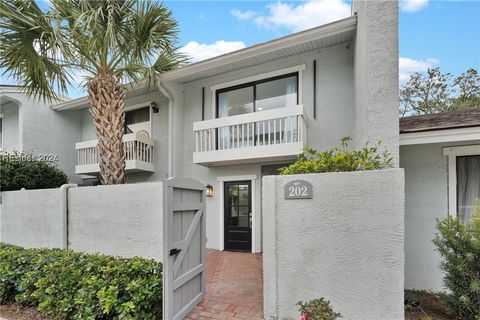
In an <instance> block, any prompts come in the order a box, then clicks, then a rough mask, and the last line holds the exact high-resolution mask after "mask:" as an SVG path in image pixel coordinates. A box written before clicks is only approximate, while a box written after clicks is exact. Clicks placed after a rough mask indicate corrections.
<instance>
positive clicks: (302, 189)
mask: <svg viewBox="0 0 480 320" xmlns="http://www.w3.org/2000/svg"><path fill="white" fill-rule="evenodd" d="M312 198H313V187H312V185H311V183H310V182H308V181H304V180H294V181H290V182H289V183H287V184H286V185H285V199H312Z"/></svg>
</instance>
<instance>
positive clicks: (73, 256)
mask: <svg viewBox="0 0 480 320" xmlns="http://www.w3.org/2000/svg"><path fill="white" fill-rule="evenodd" d="M13 300H16V301H17V302H20V303H24V304H28V305H34V306H37V308H38V309H39V310H40V311H43V312H45V313H46V314H48V315H49V316H52V317H53V318H54V319H67V320H68V319H102V320H109V319H131V320H133V319H152V320H153V319H157V318H161V314H162V264H161V263H158V262H155V261H153V260H146V259H142V258H137V257H136V258H131V259H122V258H116V257H110V256H104V255H99V254H95V255H92V254H83V253H78V252H74V251H70V250H62V249H24V248H21V247H17V246H12V245H8V244H4V243H0V303H5V302H7V301H13Z"/></svg>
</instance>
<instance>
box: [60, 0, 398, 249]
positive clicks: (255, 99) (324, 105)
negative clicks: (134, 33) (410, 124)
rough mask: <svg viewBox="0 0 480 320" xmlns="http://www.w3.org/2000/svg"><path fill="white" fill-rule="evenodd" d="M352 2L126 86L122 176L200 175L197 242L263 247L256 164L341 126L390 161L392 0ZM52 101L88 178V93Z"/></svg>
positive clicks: (275, 161)
mask: <svg viewBox="0 0 480 320" xmlns="http://www.w3.org/2000/svg"><path fill="white" fill-rule="evenodd" d="M352 11H353V12H352V16H351V17H349V18H346V19H343V20H339V21H336V22H333V23H330V24H327V25H324V26H320V27H317V28H313V29H310V30H306V31H303V32H299V33H296V34H292V35H289V36H286V37H283V38H280V39H276V40H273V41H270V42H266V43H262V44H259V45H255V46H253V47H250V48H246V49H243V50H239V51H236V52H232V53H229V54H225V55H222V56H219V57H215V58H212V59H208V60H205V61H201V62H198V63H193V64H190V65H188V66H185V67H182V68H179V69H176V70H173V71H171V72H167V73H165V74H163V75H162V76H161V78H160V83H159V84H158V86H157V87H155V88H150V89H145V88H143V87H142V86H141V85H139V86H134V87H133V88H129V91H128V94H127V99H126V104H125V105H126V108H125V110H126V112H127V113H126V130H125V136H124V141H125V150H126V157H127V164H126V167H127V181H128V183H132V182H146V181H157V180H161V179H164V178H166V177H169V176H192V177H196V178H198V179H201V180H202V181H204V182H205V183H206V184H209V185H211V186H213V189H214V192H213V197H211V198H209V199H208V201H207V237H208V242H207V246H208V247H209V248H214V249H220V250H223V249H235V250H243V251H251V252H261V251H262V234H261V229H262V228H261V224H262V208H261V198H262V186H261V179H262V176H264V175H268V174H275V173H276V172H277V169H278V168H279V167H281V166H284V165H286V164H289V163H291V162H293V161H294V160H295V159H296V157H297V156H298V155H299V154H300V153H301V152H302V149H303V147H304V145H307V144H308V145H309V146H311V147H313V148H317V149H325V148H330V147H332V146H336V145H339V143H340V139H341V138H342V137H344V136H351V137H352V138H353V139H354V143H353V145H352V148H354V147H360V146H363V145H364V143H365V142H366V141H368V140H370V141H372V140H377V139H380V140H382V141H383V142H384V144H385V146H386V147H387V148H388V150H389V151H390V152H391V153H392V155H393V157H394V159H395V166H397V167H398V161H399V160H398V141H399V133H398V34H397V22H398V11H397V4H396V3H395V2H389V1H387V2H369V1H368V2H366V1H354V3H353V10H352ZM367 11H368V13H369V14H367ZM370 13H372V14H370ZM52 109H53V110H55V111H57V112H56V113H58V114H65V115H66V114H70V113H75V114H77V115H78V116H76V118H77V119H78V122H79V126H80V134H79V135H78V140H77V141H76V145H75V148H76V156H77V164H76V166H75V171H76V173H77V174H79V175H81V177H82V178H83V179H84V180H85V181H88V180H89V179H92V178H93V179H95V176H96V175H97V174H98V171H99V167H98V154H97V151H96V143H97V142H96V140H95V132H94V127H93V123H92V119H91V115H90V112H89V109H88V100H87V97H84V98H80V99H76V100H71V101H66V102H63V103H60V104H57V105H55V106H53V107H52ZM73 147H74V144H73V143H72V145H71V149H72V148H73ZM72 169H73V167H72ZM292 214H295V213H292ZM299 214H300V213H299Z"/></svg>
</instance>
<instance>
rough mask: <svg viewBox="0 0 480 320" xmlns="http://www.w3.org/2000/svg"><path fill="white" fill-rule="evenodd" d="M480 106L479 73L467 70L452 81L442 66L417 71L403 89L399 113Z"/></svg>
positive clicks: (432, 111) (474, 70)
mask: <svg viewBox="0 0 480 320" xmlns="http://www.w3.org/2000/svg"><path fill="white" fill-rule="evenodd" d="M473 108H480V75H479V74H478V72H477V70H476V69H474V68H470V69H468V70H467V71H466V72H464V73H462V74H461V75H459V76H458V77H456V78H454V79H453V81H452V75H451V74H450V73H442V72H441V71H440V69H439V68H431V69H428V70H427V72H426V73H424V74H422V73H418V72H416V73H414V74H412V75H411V76H410V79H409V80H408V82H407V83H405V84H404V85H403V86H402V89H401V90H400V114H401V115H402V116H405V115H411V114H430V113H437V112H445V111H450V110H459V109H473Z"/></svg>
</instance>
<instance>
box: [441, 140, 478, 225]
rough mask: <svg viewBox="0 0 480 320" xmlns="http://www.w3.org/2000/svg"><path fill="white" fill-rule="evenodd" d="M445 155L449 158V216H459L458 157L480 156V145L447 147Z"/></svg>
mask: <svg viewBox="0 0 480 320" xmlns="http://www.w3.org/2000/svg"><path fill="white" fill-rule="evenodd" d="M443 155H444V156H447V157H448V214H449V215H451V216H453V217H456V216H457V157H460V156H476V155H480V145H471V146H459V147H445V148H443Z"/></svg>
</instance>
